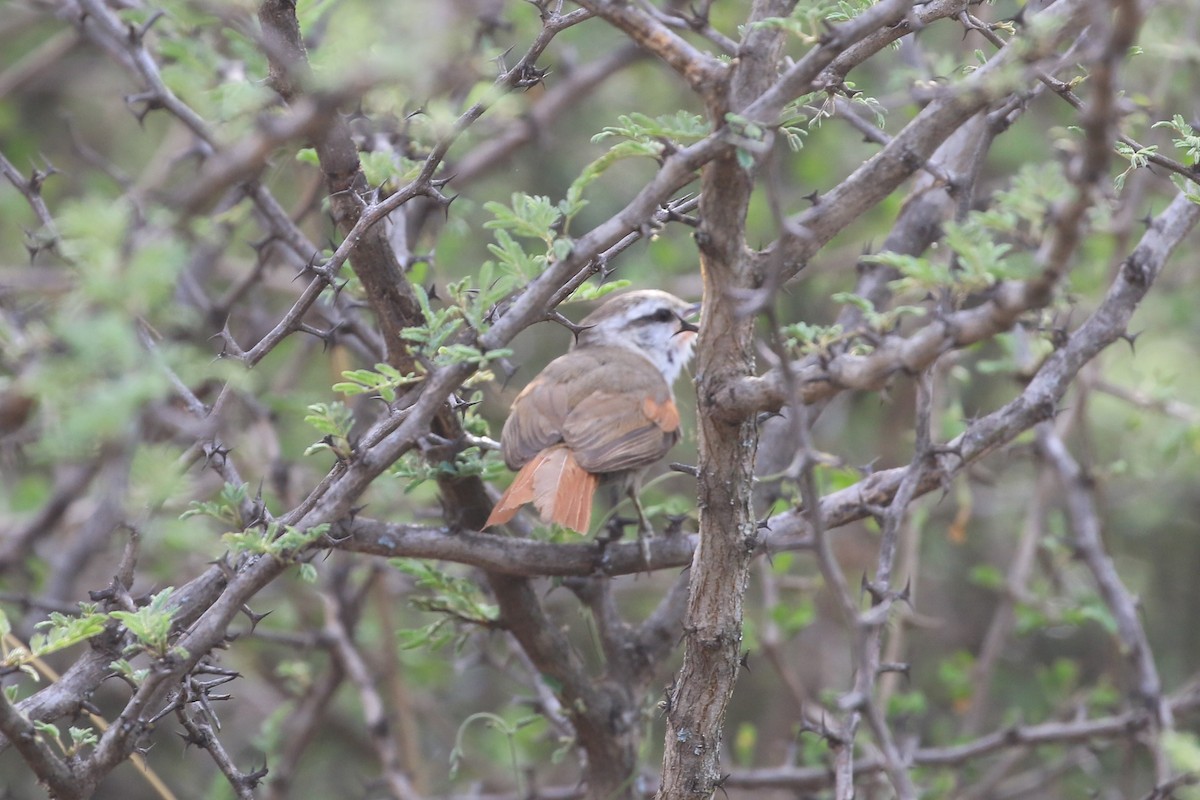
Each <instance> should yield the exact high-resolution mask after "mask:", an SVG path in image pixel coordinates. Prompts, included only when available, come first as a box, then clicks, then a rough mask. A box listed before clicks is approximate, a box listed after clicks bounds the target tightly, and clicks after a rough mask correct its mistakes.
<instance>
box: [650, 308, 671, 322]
mask: <svg viewBox="0 0 1200 800" xmlns="http://www.w3.org/2000/svg"><path fill="white" fill-rule="evenodd" d="M649 316H650V319H652V320H654V321H655V322H670V321H671V320H673V319H675V312H674V311H672V310H671V309H669V308H660V309H659V310H658V311H655V312H654V313H653V314H650V315H649Z"/></svg>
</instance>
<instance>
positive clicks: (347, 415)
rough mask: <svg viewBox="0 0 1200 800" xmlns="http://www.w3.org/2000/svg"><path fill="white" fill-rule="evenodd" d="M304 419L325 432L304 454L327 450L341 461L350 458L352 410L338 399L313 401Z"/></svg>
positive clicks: (352, 423) (352, 425)
mask: <svg viewBox="0 0 1200 800" xmlns="http://www.w3.org/2000/svg"><path fill="white" fill-rule="evenodd" d="M383 366H386V365H383ZM356 385H357V384H356ZM304 421H305V422H307V423H308V424H309V425H312V426H313V427H314V428H316V429H317V430H318V431H319V432H321V433H323V434H325V438H323V439H322V440H321V441H319V442H316V443H314V444H311V445H309V446H308V447H307V448H306V449H305V451H304V455H306V456H307V455H312V454H313V453H316V452H318V451H321V450H329V451H331V452H332V453H333V454H334V455H335V456H337V457H338V459H339V460H341V461H345V460H347V459H349V458H350V455H351V452H352V450H353V448H352V446H351V444H350V430H351V429H352V428H353V427H354V412H352V411H351V410H350V409H349V408H347V407H346V404H345V403H343V402H341V401H338V400H335V401H334V402H332V403H313V404H312V405H310V406H309V407H308V414H307V415H305V417H304Z"/></svg>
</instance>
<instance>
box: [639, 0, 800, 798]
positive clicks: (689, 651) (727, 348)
mask: <svg viewBox="0 0 1200 800" xmlns="http://www.w3.org/2000/svg"><path fill="white" fill-rule="evenodd" d="M790 7H791V4H790V3H787V2H778V1H776V0H758V2H755V4H754V8H753V11H752V12H751V21H752V23H753V21H757V20H760V19H763V18H766V17H770V16H781V15H783V14H785V13H787V11H788V10H789V9H790ZM746 30H747V34H746V36H745V39H744V41H743V42H742V48H741V58H740V62H739V63H738V65H737V67H736V68H735V70H734V71H733V75H732V76H730V78H729V81H728V83H726V84H725V85H723V86H721V87H719V88H717V89H715V90H713V91H711V92H709V93H708V95H707V96H706V97H705V102H706V106H707V108H708V113H709V116H710V119H711V120H712V122H713V125H714V127H719V126H720V125H722V124H723V123H724V122H725V116H726V114H727V113H728V112H732V111H739V110H741V109H742V108H744V107H745V106H746V105H748V104H749V103H750V102H751V101H752V100H753V99H754V98H756V97H757V96H758V95H760V94H761V93H762V92H763V91H764V90H766V89H767V87H768V85H769V81H770V77H771V76H772V75H773V74H774V72H775V66H776V64H777V63H778V59H779V58H780V55H781V52H782V43H783V39H782V36H781V35H780V34H779V32H778V31H770V30H767V29H765V28H756V26H755V25H753V24H750V25H748V26H747V28H746ZM764 144H766V145H767V147H766V148H765V149H768V150H769V142H765V143H764ZM753 186H754V175H753V174H752V173H751V172H749V171H747V170H745V169H743V167H742V166H741V164H740V163H739V160H738V157H737V154H736V153H735V152H734V151H733V150H732V149H730V148H727V149H726V150H725V152H724V153H723V154H722V155H720V156H719V157H718V158H716V159H715V160H714V161H713V162H711V163H710V164H709V165H708V166H707V167H705V169H704V171H703V173H702V175H701V200H700V217H701V222H700V227H699V229H698V230H697V232H696V241H697V244H698V245H699V249H700V268H701V273H702V276H703V280H704V311H703V314H702V324H701V330H700V338H699V341H698V343H697V351H698V364H697V368H696V392H697V404H698V408H699V412H700V413H699V418H700V423H699V444H700V463H699V476H698V478H699V488H698V495H699V496H698V505H699V508H700V545H699V547H697V548H696V553H695V556H694V557H693V560H692V577H691V594H690V597H689V601H688V610H687V615H686V617H685V619H684V628H683V639H684V648H685V649H684V656H683V665H682V666H681V668H680V670H679V675H678V678H677V679H676V681H675V685H674V689H673V690H672V691H671V693H670V696H669V697H668V706H669V707H668V710H667V714H666V719H667V732H666V744H665V747H664V754H663V769H662V784H661V787H660V789H659V798H661V800H667V798H681V797H695V796H701V797H707V796H709V795H711V794H712V793H713V791H714V790H715V789H716V787H717V786H718V785H719V781H720V770H719V763H718V762H719V758H720V748H721V736H722V728H723V726H724V722H725V711H726V708H727V706H728V704H729V699H730V697H731V695H732V694H733V687H734V683H735V682H736V680H737V673H738V668H739V667H738V664H739V661H740V658H741V645H742V614H743V602H744V596H745V592H746V586H747V583H748V580H749V566H750V557H751V556H752V555H753V553H754V551H755V549H756V547H757V540H758V526H757V523H756V521H755V518H754V513H753V509H752V507H751V490H752V487H753V478H754V454H755V449H756V447H757V442H758V431H757V426H756V420H755V417H756V415H755V414H754V413H748V414H744V415H741V416H740V417H735V418H733V419H729V418H727V417H725V416H724V415H721V414H718V413H716V412H717V410H718V401H717V397H718V395H719V391H720V387H721V386H723V385H724V384H726V383H727V382H729V381H731V380H737V379H739V378H742V377H745V376H749V375H751V374H753V370H754V354H753V350H752V339H753V322H754V320H753V317H752V316H751V315H748V314H745V313H744V312H743V311H742V309H741V308H740V303H739V302H738V298H739V297H740V296H742V295H744V294H745V293H746V291H747V290H751V289H754V288H757V286H756V280H757V278H756V275H755V273H754V270H753V269H752V268H751V267H750V265H749V263H748V259H747V258H746V252H747V251H746V247H745V222H746V210H747V207H748V204H749V200H750V193H751V190H752V189H753Z"/></svg>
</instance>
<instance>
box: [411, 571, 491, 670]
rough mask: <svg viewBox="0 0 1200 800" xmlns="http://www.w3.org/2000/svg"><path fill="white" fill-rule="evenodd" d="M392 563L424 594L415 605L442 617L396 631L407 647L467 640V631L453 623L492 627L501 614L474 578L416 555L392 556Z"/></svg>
mask: <svg viewBox="0 0 1200 800" xmlns="http://www.w3.org/2000/svg"><path fill="white" fill-rule="evenodd" d="M391 563H392V566H394V567H395V568H396V569H398V570H400V571H401V572H403V573H404V574H406V575H409V576H411V577H412V578H413V581H414V583H415V584H416V587H417V588H418V589H420V590H421V591H422V592H424V594H423V595H420V596H416V597H414V598H413V599H412V604H413V606H414V607H416V608H417V609H419V610H421V611H429V612H432V613H434V614H438V615H439V619H437V620H435V621H434V622H432V623H430V624H429V625H425V626H423V627H420V628H415V629H409V630H402V631H399V632H398V633H397V637H398V639H399V642H400V646H401V647H402V648H404V649H405V650H411V649H413V648H417V647H428V648H432V649H438V648H440V647H443V646H445V645H446V644H449V643H451V642H453V643H454V644H455V647H456V648H457V647H461V646H462V645H463V644H465V643H466V633H465V632H464V631H463V630H462V629H461V628H459V627H456V626H454V625H452V624H451V623H461V624H465V625H468V626H479V627H484V628H490V627H492V626H494V625H495V623H496V621H497V620H498V619H499V617H500V612H499V610H498V609H497V607H496V606H495V605H493V604H491V603H488V602H486V601H485V600H484V598H483V593H482V592H481V591H480V589H479V587H478V586H477V585H476V584H475V582H473V581H470V580H467V579H465V578H459V577H456V576H454V575H451V574H450V573H448V572H446V571H444V570H441V569H438V568H436V567H434V566H432V565H431V564H429V563H427V562H424V561H419V560H417V559H408V558H405V559H393V560H392V562H391Z"/></svg>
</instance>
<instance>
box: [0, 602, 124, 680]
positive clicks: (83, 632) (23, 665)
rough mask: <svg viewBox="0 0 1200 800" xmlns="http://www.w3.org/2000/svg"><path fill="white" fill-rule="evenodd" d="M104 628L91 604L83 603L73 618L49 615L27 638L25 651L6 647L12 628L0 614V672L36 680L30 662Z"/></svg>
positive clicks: (104, 619)
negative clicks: (18, 671)
mask: <svg viewBox="0 0 1200 800" xmlns="http://www.w3.org/2000/svg"><path fill="white" fill-rule="evenodd" d="M107 624H108V616H107V615H106V614H103V613H101V612H100V611H98V609H97V607H96V606H95V605H94V604H91V603H83V604H81V610H80V613H79V614H78V615H77V616H72V615H69V614H63V613H60V612H58V611H52V612H50V618H49V619H48V620H45V621H43V622H39V623H38V624H37V625H35V626H34V627H35V628H36V629H37V630H38V631H39V633H35V634H34V635H33V636H32V637H31V638H30V640H29V648H28V649H26V648H24V647H19V646H18V647H10V646H9V644H8V641H7V640H8V637H9V636H10V635H11V634H12V624H11V623H10V622H9V621H8V616H7V615H6V614H5V613H4V611H3V610H0V672H7V671H9V670H20V671H22V672H24V673H26V674H27V675H29V676H30V677H32V678H34V679H35V680H36V679H37V673H36V672H35V671H34V670H33V668H32V667H31V666H30V664H31V662H32V661H33V660H34V659H37V658H41V657H43V656H47V655H49V654H51V653H56V652H58V651H59V650H65V649H66V648H68V647H71V646H73V645H76V644H79V643H81V642H85V641H87V640H88V639H90V638H92V637H93V636H96V635H97V634H100V633H102V632H103V631H104V627H105V625H107Z"/></svg>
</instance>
